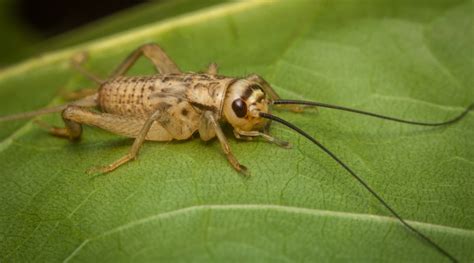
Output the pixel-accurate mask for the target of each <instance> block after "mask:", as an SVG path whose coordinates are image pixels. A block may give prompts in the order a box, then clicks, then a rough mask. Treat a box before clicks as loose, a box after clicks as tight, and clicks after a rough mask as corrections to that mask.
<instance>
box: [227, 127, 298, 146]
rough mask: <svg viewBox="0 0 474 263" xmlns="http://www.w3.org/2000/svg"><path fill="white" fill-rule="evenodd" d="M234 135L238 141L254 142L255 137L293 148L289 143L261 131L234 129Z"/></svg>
mask: <svg viewBox="0 0 474 263" xmlns="http://www.w3.org/2000/svg"><path fill="white" fill-rule="evenodd" d="M234 135H235V137H236V138H237V139H242V140H252V139H253V138H254V137H258V136H260V137H262V138H263V139H265V140H266V141H268V142H271V143H274V144H276V145H278V146H280V147H283V148H287V149H289V148H291V144H290V143H289V142H287V141H283V140H280V139H278V138H275V137H272V136H270V135H269V134H266V133H263V132H259V131H242V130H238V129H234Z"/></svg>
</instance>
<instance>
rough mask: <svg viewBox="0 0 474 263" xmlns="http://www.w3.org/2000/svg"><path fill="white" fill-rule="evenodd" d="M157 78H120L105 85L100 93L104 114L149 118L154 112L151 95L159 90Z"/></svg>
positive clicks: (100, 102) (100, 104)
mask: <svg viewBox="0 0 474 263" xmlns="http://www.w3.org/2000/svg"><path fill="white" fill-rule="evenodd" d="M156 79H157V77H156V76H137V77H118V78H116V79H112V80H110V81H107V82H106V83H104V84H103V85H102V86H101V88H100V91H99V100H98V101H99V106H100V107H101V109H102V111H103V112H108V113H112V114H117V115H123V116H140V117H141V116H148V115H149V114H151V111H153V106H152V105H151V103H150V101H149V99H148V98H149V97H150V95H151V94H152V93H153V92H154V91H155V90H156V89H157V87H156Z"/></svg>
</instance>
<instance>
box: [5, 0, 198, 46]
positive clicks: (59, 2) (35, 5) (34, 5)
mask: <svg viewBox="0 0 474 263" xmlns="http://www.w3.org/2000/svg"><path fill="white" fill-rule="evenodd" d="M198 1H199V0H198ZM144 2H146V0H81V1H68V0H16V1H14V5H13V12H15V13H16V14H17V17H18V18H19V19H20V20H22V21H23V23H24V24H25V25H26V26H28V27H29V28H30V29H31V30H33V31H35V32H37V33H38V35H40V36H42V37H51V36H54V35H57V34H60V33H64V32H67V31H69V30H71V29H74V28H76V27H79V26H82V25H85V24H87V23H89V22H92V21H94V20H97V19H99V18H102V17H105V16H107V15H110V14H112V13H114V12H117V11H119V10H123V9H126V8H128V7H131V6H134V5H137V4H140V3H144Z"/></svg>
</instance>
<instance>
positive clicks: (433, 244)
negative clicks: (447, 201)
mask: <svg viewBox="0 0 474 263" xmlns="http://www.w3.org/2000/svg"><path fill="white" fill-rule="evenodd" d="M259 116H260V117H262V118H266V119H270V120H273V121H276V122H279V123H281V124H283V125H285V126H287V127H288V128H290V129H293V130H294V131H296V132H298V133H299V134H301V135H303V136H304V137H306V138H307V139H308V140H310V141H311V142H313V143H314V144H316V145H317V146H318V147H319V148H321V150H323V151H324V152H326V153H327V154H328V155H329V156H331V158H333V159H334V160H335V161H336V162H338V163H339V164H340V165H341V166H342V167H343V168H344V169H345V170H346V171H347V172H349V174H351V175H352V177H354V179H356V180H357V181H358V182H359V183H360V184H362V186H363V187H364V188H365V189H367V191H369V192H370V193H371V194H372V195H373V196H374V197H375V198H376V199H377V200H378V201H379V202H380V203H381V204H382V205H383V206H385V208H387V210H388V211H390V213H392V215H393V216H395V217H396V218H397V219H398V220H399V221H400V222H401V223H402V224H403V225H404V226H406V227H407V228H408V229H409V230H411V231H412V232H413V233H415V234H416V235H417V236H418V237H420V238H421V239H423V240H424V241H426V242H427V243H428V244H430V245H431V246H432V247H433V248H435V249H436V250H438V252H440V253H441V254H443V255H444V256H446V257H447V258H449V259H450V260H451V261H453V262H458V260H457V259H456V258H455V257H454V256H452V255H451V254H450V253H448V252H447V251H446V250H444V249H443V248H442V247H441V246H439V245H438V244H436V243H435V242H434V241H433V240H431V239H430V238H429V237H427V236H426V235H424V234H423V233H421V232H420V231H418V230H416V229H415V228H414V227H412V226H411V225H410V224H408V223H407V222H406V221H405V220H404V219H403V218H402V217H401V216H400V215H399V214H398V213H397V212H396V211H395V210H394V209H393V208H392V207H390V206H389V205H388V204H387V203H386V202H385V201H384V200H383V198H382V197H380V196H379V195H378V194H377V193H376V192H375V191H374V190H373V189H372V188H371V187H370V186H369V185H368V184H367V183H366V182H365V181H364V180H363V179H362V178H361V177H359V176H358V175H357V174H356V173H355V172H354V171H352V169H351V168H349V166H347V165H346V164H345V163H344V162H343V161H341V159H339V158H338V157H337V156H336V155H335V154H334V153H332V152H331V151H330V150H329V149H328V148H326V147H325V146H324V145H322V144H321V143H320V142H318V141H317V140H316V139H315V138H313V137H311V135H309V134H307V133H306V132H305V131H303V130H302V129H300V128H298V127H296V126H295V125H294V124H291V123H290V122H288V121H286V120H284V119H282V118H280V117H277V116H275V115H272V114H269V113H265V112H259Z"/></svg>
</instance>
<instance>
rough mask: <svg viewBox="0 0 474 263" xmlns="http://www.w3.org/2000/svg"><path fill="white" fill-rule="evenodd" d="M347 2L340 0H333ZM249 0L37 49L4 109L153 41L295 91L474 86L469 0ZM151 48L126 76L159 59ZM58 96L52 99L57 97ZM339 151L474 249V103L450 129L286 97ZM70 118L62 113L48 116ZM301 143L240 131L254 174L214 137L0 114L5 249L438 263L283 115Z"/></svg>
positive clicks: (383, 95) (390, 100) (416, 102)
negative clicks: (116, 130)
mask: <svg viewBox="0 0 474 263" xmlns="http://www.w3.org/2000/svg"><path fill="white" fill-rule="evenodd" d="M332 2H336V1H332ZM337 2H338V3H331V2H322V1H321V2H319V1H279V2H278V1H277V2H272V1H244V2H230V3H225V4H222V5H219V6H215V7H212V8H209V9H205V10H200V11H198V12H194V13H190V14H188V15H186V16H181V17H177V18H173V19H168V20H166V21H163V22H159V23H156V24H152V25H149V26H147V27H145V28H141V29H138V30H134V31H131V32H127V33H125V34H121V35H118V36H115V37H111V38H107V39H99V40H97V41H94V42H90V43H86V44H84V45H82V46H79V47H76V48H73V49H69V50H62V51H58V52H55V53H51V54H49V55H46V56H44V57H42V58H37V59H32V60H30V61H26V62H25V63H23V64H20V65H18V66H16V67H12V68H10V69H7V70H4V71H3V72H2V73H0V100H1V102H2V103H1V104H0V112H1V113H2V114H7V113H14V112H19V111H24V110H31V109H35V108H38V107H40V106H44V105H47V104H57V103H60V99H59V98H58V94H59V93H60V91H61V90H73V89H79V88H84V87H90V86H91V85H92V83H89V82H87V81H86V80H84V79H83V78H82V77H81V76H79V75H78V73H76V72H73V71H72V70H71V69H70V68H69V67H68V59H69V58H70V56H71V55H72V54H74V53H75V52H78V51H81V50H87V51H88V52H89V54H90V57H91V59H90V61H89V62H88V63H87V67H88V68H90V69H91V70H94V72H97V73H98V74H100V75H103V76H105V75H107V74H108V73H109V72H111V71H112V70H113V68H114V67H115V66H116V65H117V64H118V63H119V62H120V60H121V59H122V58H123V57H124V56H126V55H127V53H128V52H130V51H131V50H132V49H134V48H135V47H137V46H139V45H140V44H142V43H144V42H150V41H153V42H157V43H159V44H160V45H161V46H163V47H164V49H165V50H166V51H167V52H168V53H169V55H170V56H171V57H172V58H174V59H175V61H176V62H177V64H178V65H180V67H181V68H182V69H184V70H189V71H199V70H202V69H204V68H205V67H206V66H207V65H208V63H210V62H216V63H218V64H219V66H220V70H221V73H222V74H225V75H231V76H245V75H247V74H251V73H258V74H260V75H262V76H263V77H264V78H265V79H267V80H268V81H269V82H270V83H271V84H272V85H273V87H274V88H275V89H276V91H277V92H278V93H280V95H281V96H282V97H284V98H293V99H308V100H317V101H322V102H327V103H334V104H340V105H345V106H349V107H356V108H360V109H364V110H368V111H373V112H378V113H382V114H387V115H392V116H398V117H401V118H408V119H416V120H426V121H438V120H444V119H447V118H449V117H451V116H454V115H456V114H458V113H460V112H461V111H462V110H463V108H464V107H465V106H467V105H468V104H469V103H471V102H472V101H473V100H474V89H473V88H472V83H474V74H473V73H474V72H473V69H474V60H473V57H474V56H473V48H472V47H473V44H474V26H473V25H474V24H473V23H472V21H473V14H474V12H473V11H474V5H473V3H474V2H473V1H441V0H436V1H430V2H428V1H421V2H420V3H413V2H411V1H388V0H387V1H385V0H379V1H375V0H374V1H362V2H359V1H337ZM151 72H152V71H151V69H150V65H149V64H147V63H146V62H144V61H141V62H140V63H139V64H138V65H137V67H135V68H134V69H133V70H132V73H131V74H143V73H151ZM53 98H54V99H53ZM274 113H275V114H276V115H278V116H281V117H282V118H285V119H288V120H291V122H293V123H295V124H296V125H297V126H299V127H301V128H302V129H304V130H306V131H308V132H309V133H310V134H312V135H313V136H315V137H316V138H317V139H318V140H320V141H321V142H322V143H323V144H324V145H326V146H327V147H328V148H329V149H331V150H332V151H334V152H335V153H336V155H338V156H339V157H340V158H341V159H342V160H344V161H345V162H346V163H347V164H348V165H349V166H350V167H351V168H352V169H353V170H355V171H356V173H358V174H359V175H361V176H362V177H363V178H364V179H365V180H366V181H367V182H368V183H369V185H371V186H372V187H373V188H374V189H375V190H376V191H377V192H378V193H379V194H380V195H381V196H382V197H383V198H384V199H385V200H386V201H387V202H388V203H389V204H390V205H391V206H392V207H393V208H394V209H395V210H397V211H398V212H399V213H400V214H401V215H402V216H403V217H404V218H406V219H407V220H409V222H411V223H412V224H413V225H414V226H415V227H416V228H417V229H419V230H421V231H422V232H424V233H426V235H428V236H429V237H430V238H432V239H433V240H435V241H436V242H437V243H438V244H440V245H441V246H442V247H443V248H445V249H446V250H448V251H450V252H451V253H452V254H454V255H455V256H456V257H458V258H459V259H461V260H462V261H466V262H467V261H472V260H474V252H473V250H472V247H473V246H474V231H473V227H474V220H473V219H474V206H473V205H472V204H473V203H474V177H473V173H472V171H473V165H474V159H473V158H474V147H473V146H474V145H473V140H472V137H473V135H474V134H473V131H474V116H473V113H469V114H468V116H467V117H466V118H465V119H464V120H463V121H461V122H459V123H457V124H455V125H452V126H449V127H442V128H424V127H413V126H407V125H403V124H397V123H388V122H384V121H381V120H375V119H370V118H368V117H361V116H353V115H351V114H349V113H341V112H335V111H331V110H326V109H320V110H319V112H317V111H314V110H307V111H306V112H305V113H298V114H297V113H291V112H285V111H282V110H276V111H274ZM41 119H42V120H44V121H48V122H51V123H54V124H58V125H60V123H61V122H60V118H59V116H46V117H42V118H41ZM271 132H272V134H273V135H274V136H275V137H279V138H282V139H285V140H288V141H291V142H292V143H293V145H294V147H293V149H291V150H287V149H281V148H278V147H276V146H274V145H270V144H267V143H265V142H255V141H254V142H243V141H237V140H235V139H232V138H230V137H232V132H231V130H230V129H226V134H227V135H228V136H229V141H230V144H231V148H232V150H233V152H234V154H235V155H236V156H237V157H238V159H239V160H240V161H241V162H242V163H243V164H245V165H246V166H248V167H249V168H250V170H251V173H252V177H251V178H250V179H244V178H242V177H241V176H240V175H239V174H237V173H236V172H235V171H234V170H232V168H231V167H230V166H229V165H228V164H227V162H226V160H225V158H224V157H223V155H222V154H221V152H220V147H219V144H218V142H217V141H215V140H214V141H212V142H210V143H203V142H201V141H200V140H199V139H198V138H193V139H191V140H188V141H184V142H171V143H153V142H150V143H146V144H145V146H144V147H143V148H142V150H141V152H140V156H139V158H138V159H137V160H136V161H134V162H132V163H130V164H127V165H126V166H124V167H121V168H120V169H118V170H117V171H115V172H113V173H111V174H108V175H105V176H98V177H90V176H88V175H86V174H85V173H84V171H85V170H86V169H87V168H90V167H91V166H95V165H103V164H107V163H110V162H112V161H114V160H115V159H117V158H119V157H121V156H122V155H124V154H125V153H126V152H127V150H128V148H129V147H130V146H131V143H132V141H131V140H129V139H124V138H120V137H118V136H115V135H112V134H109V133H106V132H104V131H101V130H98V129H96V128H91V127H85V128H84V134H83V135H84V136H83V139H82V141H81V142H79V143H69V142H67V141H65V140H60V139H57V138H54V137H50V136H48V135H47V134H46V133H45V132H44V131H42V130H41V129H39V128H38V127H36V126H35V125H33V124H32V123H31V122H28V121H22V122H12V123H1V124H0V138H2V142H1V143H0V170H1V171H2V173H1V175H0V206H1V209H0V211H1V212H0V258H1V259H2V260H1V261H6V262H11V261H48V262H51V261H71V262H74V261H83V262H84V261H86V262H89V261H101V262H116V261H138V262H141V261H157V260H161V261H204V262H207V261H218V262H221V261H239V262H241V261H259V262H283V261H296V262H302V261H308V262H313V261H314V260H315V259H319V260H323V261H359V262H367V261H384V262H400V261H411V262H441V261H443V260H445V258H443V257H442V256H441V255H440V254H438V253H437V252H436V251H434V250H433V249H432V248H430V247H429V246H427V245H426V244H425V243H423V242H421V241H420V240H419V239H418V238H416V237H415V236H414V235H413V234H411V233H410V232H409V231H408V230H406V229H405V228H404V227H402V226H401V225H400V223H399V222H397V221H396V220H394V219H393V218H392V217H391V215H390V214H389V213H388V211H386V210H385V209H384V208H383V207H382V206H381V205H380V204H379V203H377V202H376V200H374V199H373V197H372V196H370V194H369V193H368V192H367V191H366V190H364V189H363V188H362V187H361V186H360V185H359V184H357V182H355V181H354V180H353V179H352V178H350V176H349V175H348V174H347V173H346V172H345V171H344V170H343V169H342V168H341V167H339V166H338V165H337V164H336V163H335V162H334V161H333V160H332V159H330V157H328V156H327V155H325V154H324V153H323V152H322V151H320V150H319V149H317V148H316V147H315V146H314V145H312V144H310V143H309V142H308V141H306V140H305V139H304V138H302V137H300V136H298V135H296V134H295V133H293V132H292V131H290V130H288V129H286V128H284V127H282V126H281V125H278V124H273V126H272V128H271Z"/></svg>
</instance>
